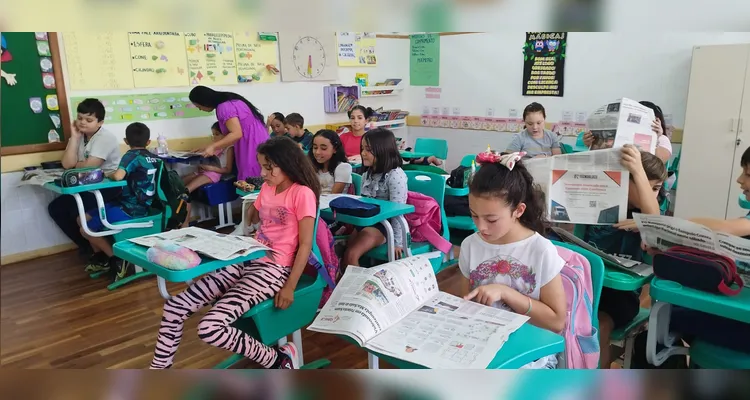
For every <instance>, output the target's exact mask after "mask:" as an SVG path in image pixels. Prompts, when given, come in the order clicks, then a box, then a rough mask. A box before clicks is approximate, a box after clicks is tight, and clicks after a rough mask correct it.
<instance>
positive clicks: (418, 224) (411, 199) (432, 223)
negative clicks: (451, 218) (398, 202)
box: [404, 192, 452, 254]
mask: <svg viewBox="0 0 750 400" xmlns="http://www.w3.org/2000/svg"><path fill="white" fill-rule="evenodd" d="M406 204H411V205H413V206H414V212H413V213H409V214H406V215H405V216H404V218H406V222H408V223H409V233H410V234H411V240H412V241H414V242H429V243H430V244H431V245H432V246H433V247H435V248H436V249H438V250H440V251H441V252H443V253H445V254H448V253H449V252H450V251H451V247H452V246H451V243H450V242H449V241H447V240H445V238H443V237H442V236H441V235H440V232H442V230H443V224H442V218H441V212H440V211H441V210H440V205H438V203H437V201H435V199H433V198H432V197H430V196H427V195H425V194H422V193H417V192H409V193H408V194H407V197H406Z"/></svg>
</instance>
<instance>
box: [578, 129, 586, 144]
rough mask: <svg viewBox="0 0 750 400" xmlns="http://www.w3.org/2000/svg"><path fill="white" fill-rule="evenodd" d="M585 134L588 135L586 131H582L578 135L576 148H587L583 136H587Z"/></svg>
mask: <svg viewBox="0 0 750 400" xmlns="http://www.w3.org/2000/svg"><path fill="white" fill-rule="evenodd" d="M585 134H586V132H584V131H581V132H580V133H578V137H577V138H576V147H584V146H586V144H585V143H583V135H585Z"/></svg>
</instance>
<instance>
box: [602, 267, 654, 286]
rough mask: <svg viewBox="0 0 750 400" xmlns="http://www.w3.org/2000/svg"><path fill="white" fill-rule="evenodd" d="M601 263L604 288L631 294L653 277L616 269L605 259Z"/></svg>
mask: <svg viewBox="0 0 750 400" xmlns="http://www.w3.org/2000/svg"><path fill="white" fill-rule="evenodd" d="M602 261H604V287H606V288H610V289H614V290H622V291H624V292H632V291H635V290H638V289H640V288H642V287H643V285H645V284H647V283H649V282H650V281H651V279H652V278H653V277H654V275H653V274H651V275H648V276H640V275H638V274H636V273H633V272H630V271H628V270H626V269H623V268H620V267H617V266H615V265H614V264H613V263H612V262H610V261H607V260H605V259H602Z"/></svg>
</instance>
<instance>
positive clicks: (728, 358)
mask: <svg viewBox="0 0 750 400" xmlns="http://www.w3.org/2000/svg"><path fill="white" fill-rule="evenodd" d="M689 351H690V365H691V367H692V366H693V365H694V364H695V365H697V366H699V367H701V368H703V369H750V354H748V353H741V352H738V351H733V350H730V349H726V348H724V347H719V346H714V345H712V344H710V343H707V342H704V341H702V340H694V341H693V343H692V344H691V345H690V350H689Z"/></svg>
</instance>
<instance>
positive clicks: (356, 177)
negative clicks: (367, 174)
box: [352, 172, 362, 196]
mask: <svg viewBox="0 0 750 400" xmlns="http://www.w3.org/2000/svg"><path fill="white" fill-rule="evenodd" d="M352 186H354V194H355V195H357V196H359V194H360V193H362V175H360V174H355V173H353V172H352Z"/></svg>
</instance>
